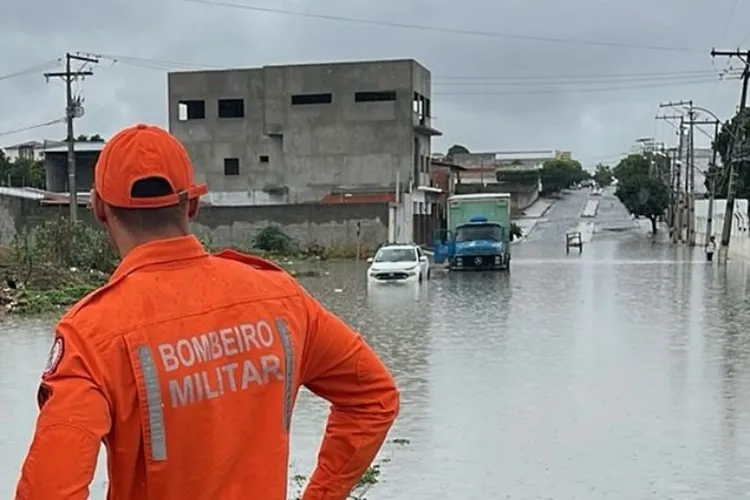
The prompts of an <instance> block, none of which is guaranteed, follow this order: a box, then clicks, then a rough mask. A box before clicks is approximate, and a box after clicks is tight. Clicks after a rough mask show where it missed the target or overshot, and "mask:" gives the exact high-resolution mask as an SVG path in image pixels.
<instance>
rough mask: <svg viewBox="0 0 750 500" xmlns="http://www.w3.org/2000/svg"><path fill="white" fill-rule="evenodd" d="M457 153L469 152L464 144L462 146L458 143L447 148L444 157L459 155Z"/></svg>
mask: <svg viewBox="0 0 750 500" xmlns="http://www.w3.org/2000/svg"><path fill="white" fill-rule="evenodd" d="M459 154H465V155H467V154H469V150H468V148H466V147H465V146H462V145H460V144H454V145H453V146H451V147H450V148H448V152H447V153H446V155H445V157H446V158H448V159H450V158H453V156H454V155H459Z"/></svg>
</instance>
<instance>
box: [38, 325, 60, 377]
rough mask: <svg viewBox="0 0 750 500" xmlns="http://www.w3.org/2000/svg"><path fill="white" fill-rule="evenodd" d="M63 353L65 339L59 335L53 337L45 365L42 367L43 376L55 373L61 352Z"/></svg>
mask: <svg viewBox="0 0 750 500" xmlns="http://www.w3.org/2000/svg"><path fill="white" fill-rule="evenodd" d="M64 353H65V341H64V340H63V338H62V337H60V336H59V335H58V336H56V337H55V341H54V342H53V343H52V348H51V349H50V351H49V356H48V357H47V366H45V367H44V372H43V373H42V376H43V377H47V376H49V375H52V374H53V373H55V370H57V367H58V366H59V365H60V361H61V360H62V357H63V354H64Z"/></svg>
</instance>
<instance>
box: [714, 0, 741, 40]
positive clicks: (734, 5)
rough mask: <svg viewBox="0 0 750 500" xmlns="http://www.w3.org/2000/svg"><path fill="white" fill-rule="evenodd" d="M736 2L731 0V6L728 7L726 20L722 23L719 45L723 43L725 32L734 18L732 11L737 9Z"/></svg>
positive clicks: (736, 0)
mask: <svg viewBox="0 0 750 500" xmlns="http://www.w3.org/2000/svg"><path fill="white" fill-rule="evenodd" d="M738 3H739V1H738V0H734V1H733V2H732V6H731V7H730V8H729V16H727V22H726V23H725V24H724V29H723V30H721V38H720V39H719V45H724V39H725V38H726V37H727V32H728V31H729V26H731V24H732V19H734V11H735V10H737V4H738ZM740 45H742V44H740Z"/></svg>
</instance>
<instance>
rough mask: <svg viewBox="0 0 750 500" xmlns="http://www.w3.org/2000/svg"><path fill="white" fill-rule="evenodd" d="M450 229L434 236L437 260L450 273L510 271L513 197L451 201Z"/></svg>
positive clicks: (486, 195) (472, 196)
mask: <svg viewBox="0 0 750 500" xmlns="http://www.w3.org/2000/svg"><path fill="white" fill-rule="evenodd" d="M447 222H448V229H447V230H445V231H442V232H438V234H436V235H435V249H434V250H435V251H434V260H435V263H437V264H442V263H445V262H446V261H447V263H448V268H449V269H450V270H451V271H459V270H469V269H474V270H480V269H487V270H508V269H509V268H510V195H509V194H507V193H482V194H463V195H453V196H451V197H450V198H448V221H447Z"/></svg>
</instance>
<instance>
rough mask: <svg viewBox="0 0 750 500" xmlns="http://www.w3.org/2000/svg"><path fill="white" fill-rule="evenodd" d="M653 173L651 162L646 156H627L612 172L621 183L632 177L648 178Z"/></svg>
mask: <svg viewBox="0 0 750 500" xmlns="http://www.w3.org/2000/svg"><path fill="white" fill-rule="evenodd" d="M650 173H651V162H650V161H649V159H648V158H647V157H646V156H644V155H639V154H632V155H629V156H626V157H625V158H623V159H622V160H620V163H618V164H617V166H616V167H615V168H614V169H613V170H612V174H613V175H614V176H615V178H616V179H617V180H618V181H619V182H623V181H625V180H627V179H629V178H632V177H648V176H649V174H650Z"/></svg>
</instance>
